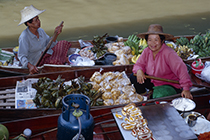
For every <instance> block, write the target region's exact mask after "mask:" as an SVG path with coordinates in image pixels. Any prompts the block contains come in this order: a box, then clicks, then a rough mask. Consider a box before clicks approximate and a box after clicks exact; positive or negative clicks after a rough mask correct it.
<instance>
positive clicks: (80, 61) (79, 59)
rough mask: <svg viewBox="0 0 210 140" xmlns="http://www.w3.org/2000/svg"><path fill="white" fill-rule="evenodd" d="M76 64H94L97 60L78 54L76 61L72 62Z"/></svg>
mask: <svg viewBox="0 0 210 140" xmlns="http://www.w3.org/2000/svg"><path fill="white" fill-rule="evenodd" d="M72 65H74V66H94V65H95V62H94V61H93V60H91V59H89V58H87V57H81V56H78V57H77V58H76V61H75V62H74V63H73V64H72Z"/></svg>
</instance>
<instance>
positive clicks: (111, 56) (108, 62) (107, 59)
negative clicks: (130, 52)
mask: <svg viewBox="0 0 210 140" xmlns="http://www.w3.org/2000/svg"><path fill="white" fill-rule="evenodd" d="M104 58H105V62H106V65H113V62H114V61H115V60H116V59H117V55H115V54H114V53H106V54H105V55H104Z"/></svg>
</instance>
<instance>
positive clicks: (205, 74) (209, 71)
mask: <svg viewBox="0 0 210 140" xmlns="http://www.w3.org/2000/svg"><path fill="white" fill-rule="evenodd" d="M195 76H197V77H198V78H200V79H202V80H204V81H206V82H207V83H210V61H206V63H205V67H204V69H203V70H202V72H201V74H195Z"/></svg>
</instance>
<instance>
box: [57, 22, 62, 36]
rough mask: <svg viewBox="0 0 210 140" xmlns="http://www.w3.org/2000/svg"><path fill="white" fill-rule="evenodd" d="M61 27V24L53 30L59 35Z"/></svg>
mask: <svg viewBox="0 0 210 140" xmlns="http://www.w3.org/2000/svg"><path fill="white" fill-rule="evenodd" d="M62 28H63V24H61V25H60V26H57V27H56V28H55V32H57V35H59V34H60V33H61V32H62Z"/></svg>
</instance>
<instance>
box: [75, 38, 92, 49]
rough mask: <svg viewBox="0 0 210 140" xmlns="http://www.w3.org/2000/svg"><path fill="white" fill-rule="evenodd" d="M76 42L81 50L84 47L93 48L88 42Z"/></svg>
mask: <svg viewBox="0 0 210 140" xmlns="http://www.w3.org/2000/svg"><path fill="white" fill-rule="evenodd" d="M78 41H79V44H80V47H81V49H83V48H85V47H88V46H93V45H92V44H91V43H90V42H87V41H83V40H82V39H80V40H78Z"/></svg>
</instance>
